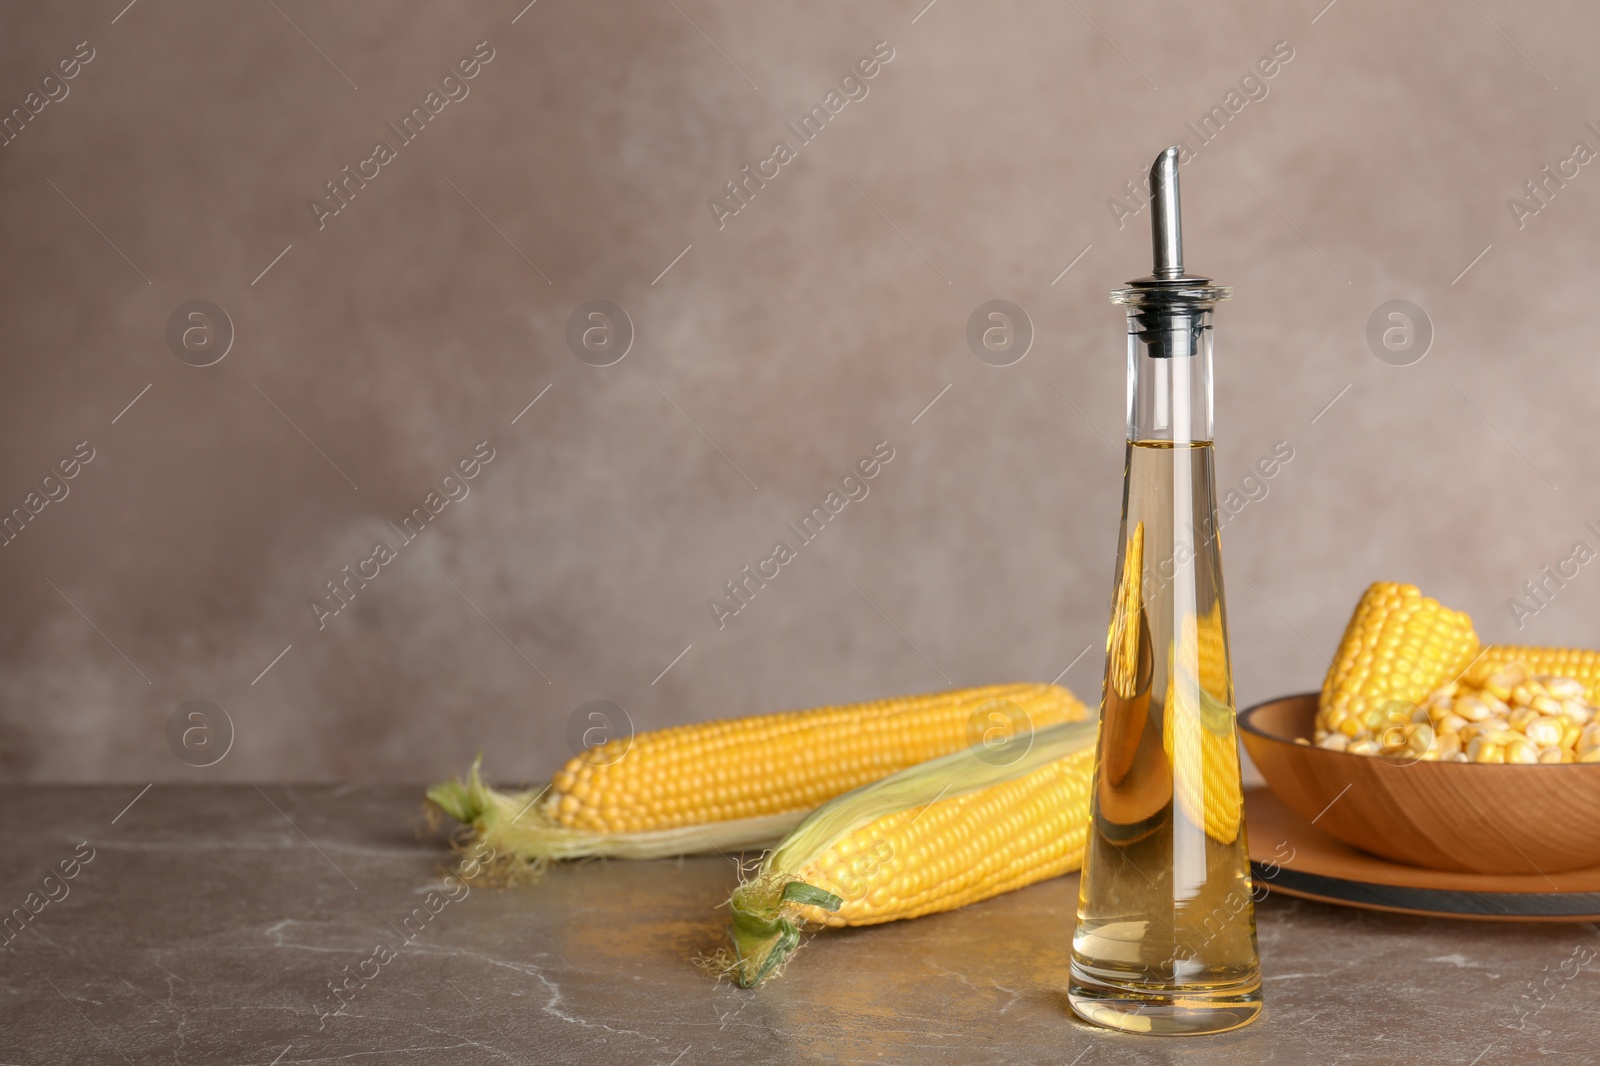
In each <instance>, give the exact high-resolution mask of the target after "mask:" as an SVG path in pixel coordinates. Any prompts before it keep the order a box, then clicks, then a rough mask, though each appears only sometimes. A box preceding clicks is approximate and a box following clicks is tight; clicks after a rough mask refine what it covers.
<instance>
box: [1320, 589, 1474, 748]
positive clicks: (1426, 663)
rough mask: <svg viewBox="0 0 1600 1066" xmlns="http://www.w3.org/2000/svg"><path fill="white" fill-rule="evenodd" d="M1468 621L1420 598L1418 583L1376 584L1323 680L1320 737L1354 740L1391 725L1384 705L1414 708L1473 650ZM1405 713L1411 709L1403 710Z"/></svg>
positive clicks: (1457, 672) (1471, 655)
mask: <svg viewBox="0 0 1600 1066" xmlns="http://www.w3.org/2000/svg"><path fill="white" fill-rule="evenodd" d="M1478 648H1479V645H1478V635H1477V633H1475V632H1473V629H1472V619H1470V618H1468V617H1467V616H1466V615H1465V614H1462V613H1461V612H1459V611H1452V610H1450V609H1449V608H1447V607H1444V606H1443V605H1441V604H1440V603H1439V601H1438V600H1435V599H1431V598H1429V597H1427V596H1424V595H1423V594H1422V592H1421V591H1420V590H1419V589H1418V588H1417V587H1416V586H1415V585H1401V584H1395V583H1393V582H1379V583H1377V584H1375V585H1373V586H1372V587H1370V588H1369V589H1367V591H1366V593H1365V594H1364V595H1363V596H1362V597H1361V601H1360V602H1359V603H1357V604H1356V610H1355V614H1354V615H1353V616H1352V617H1351V619H1350V624H1349V626H1348V627H1346V629H1345V631H1344V638H1343V639H1342V640H1341V641H1340V642H1339V650H1338V652H1337V653H1335V655H1334V659H1333V666H1332V667H1331V668H1330V669H1329V671H1328V677H1327V680H1326V681H1324V682H1323V686H1322V699H1321V702H1320V704H1319V706H1318V709H1317V723H1316V724H1317V733H1318V739H1319V740H1320V739H1322V736H1323V735H1325V734H1328V733H1335V732H1338V733H1343V734H1344V735H1345V736H1346V737H1348V738H1351V739H1356V738H1359V737H1362V736H1363V735H1364V734H1371V733H1376V732H1379V731H1381V730H1382V729H1383V728H1385V727H1386V726H1387V724H1388V720H1387V718H1386V717H1385V715H1386V714H1387V713H1388V711H1387V710H1386V706H1387V705H1388V704H1390V703H1392V702H1395V701H1400V702H1403V703H1408V704H1411V705H1412V706H1415V705H1416V704H1418V703H1421V702H1422V701H1423V700H1424V699H1426V698H1427V696H1428V694H1429V693H1431V692H1432V691H1433V690H1434V689H1436V688H1438V687H1439V686H1440V685H1442V684H1445V683H1446V682H1449V681H1453V680H1455V679H1456V677H1458V676H1459V675H1460V674H1461V672H1462V671H1463V670H1465V669H1466V668H1467V666H1468V665H1469V664H1471V663H1472V661H1473V659H1474V658H1475V657H1476V656H1477V654H1478ZM1407 713H1408V714H1409V708H1408V709H1407Z"/></svg>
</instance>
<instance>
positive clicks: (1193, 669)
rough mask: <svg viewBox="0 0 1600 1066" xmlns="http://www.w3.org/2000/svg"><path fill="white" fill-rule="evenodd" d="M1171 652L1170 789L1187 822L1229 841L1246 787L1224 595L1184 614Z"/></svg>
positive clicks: (1166, 722) (1166, 723) (1166, 730)
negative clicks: (1199, 612) (1197, 612)
mask: <svg viewBox="0 0 1600 1066" xmlns="http://www.w3.org/2000/svg"><path fill="white" fill-rule="evenodd" d="M1171 658H1172V666H1171V667H1170V668H1169V670H1168V678H1167V700H1166V704H1165V708H1164V710H1165V716H1164V719H1163V730H1162V743H1163V746H1164V747H1165V749H1166V752H1167V759H1168V760H1169V761H1170V762H1171V764H1172V782H1173V791H1174V793H1175V794H1176V795H1177V800H1178V806H1179V808H1180V809H1181V810H1182V811H1183V813H1184V816H1185V817H1187V818H1188V819H1189V821H1191V822H1192V823H1194V824H1195V825H1203V826H1204V827H1205V831H1206V833H1207V834H1209V835H1210V836H1211V837H1212V838H1213V839H1214V840H1216V841H1217V842H1218V843H1222V844H1231V843H1233V842H1234V840H1235V839H1237V838H1238V836H1239V824H1240V819H1241V818H1242V817H1243V813H1244V788H1243V784H1242V782H1241V777H1240V769H1239V743H1238V740H1237V738H1236V734H1235V731H1234V713H1233V681H1232V677H1231V675H1230V671H1229V666H1228V649H1227V646H1226V642H1225V640H1224V638H1223V632H1222V601H1221V600H1218V601H1216V602H1215V603H1214V604H1213V605H1212V608H1211V610H1210V611H1209V612H1208V613H1207V614H1206V615H1205V617H1203V618H1198V619H1196V618H1192V617H1191V618H1185V619H1184V621H1183V626H1182V628H1181V631H1180V633H1179V635H1178V639H1177V640H1176V641H1175V642H1174V648H1173V654H1172V656H1171Z"/></svg>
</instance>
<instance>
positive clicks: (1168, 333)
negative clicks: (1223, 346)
mask: <svg viewBox="0 0 1600 1066" xmlns="http://www.w3.org/2000/svg"><path fill="white" fill-rule="evenodd" d="M1150 208H1151V211H1150V250H1151V253H1152V259H1153V265H1152V268H1151V272H1150V276H1149V277H1145V278H1139V279H1138V280H1136V281H1130V282H1128V287H1127V288H1125V289H1118V290H1117V291H1115V292H1113V293H1112V294H1111V298H1112V299H1113V300H1115V301H1116V302H1117V303H1120V304H1126V305H1127V307H1128V331H1129V333H1131V334H1133V335H1135V336H1137V337H1138V338H1139V340H1140V342H1141V343H1142V345H1143V349H1142V350H1143V351H1144V353H1145V354H1146V355H1147V356H1149V357H1150V358H1152V359H1184V358H1189V357H1191V356H1193V355H1194V354H1195V353H1196V351H1197V350H1199V348H1200V347H1201V345H1202V343H1203V340H1202V338H1203V337H1204V336H1205V334H1206V333H1207V331H1209V330H1210V329H1211V318H1210V313H1211V309H1212V308H1213V307H1214V306H1215V305H1216V303H1217V301H1219V300H1226V299H1227V298H1228V297H1229V296H1230V295H1232V290H1231V289H1229V288H1228V287H1227V286H1225V285H1213V284H1212V283H1211V279H1210V278H1205V277H1198V276H1196V275H1193V274H1189V273H1186V272H1185V271H1184V269H1183V212H1182V209H1181V207H1180V206H1179V203H1178V149H1177V148H1176V147H1173V148H1168V149H1166V150H1165V151H1163V152H1162V153H1161V154H1160V155H1158V156H1156V161H1155V162H1154V163H1153V164H1151V166H1150Z"/></svg>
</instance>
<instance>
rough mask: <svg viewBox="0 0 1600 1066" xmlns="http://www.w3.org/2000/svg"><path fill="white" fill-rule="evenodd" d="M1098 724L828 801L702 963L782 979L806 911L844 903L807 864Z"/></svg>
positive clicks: (933, 763)
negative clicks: (804, 874)
mask: <svg viewBox="0 0 1600 1066" xmlns="http://www.w3.org/2000/svg"><path fill="white" fill-rule="evenodd" d="M1098 728H1099V723H1098V722H1095V721H1086V722H1064V723H1062V724H1060V725H1054V726H1049V727H1048V728H1045V729H1040V730H1038V731H1036V732H1034V733H1032V734H1031V735H1030V734H1028V733H1018V734H1014V735H1013V736H1011V737H1010V738H1009V739H1008V741H1007V744H1008V745H1009V744H1019V745H1020V744H1028V747H1027V748H1026V749H1025V750H1024V753H1023V754H1021V755H1020V756H1018V757H1016V758H1015V761H1011V762H1007V761H1006V760H1007V759H1010V758H1012V756H1011V755H1010V754H1009V753H1007V752H1006V751H1005V750H1004V749H999V750H998V751H997V749H994V748H990V749H987V750H985V749H982V748H980V747H978V746H974V747H972V748H968V749H965V750H963V751H958V752H955V753H953V754H951V755H946V756H943V757H942V758H938V759H932V760H930V761H928V762H925V763H922V764H920V765H917V766H913V767H911V768H910V769H907V770H902V771H900V772H899V773H897V774H893V775H891V776H889V777H886V778H883V779H882V780H880V781H874V782H872V783H871V784H867V785H863V786H861V787H860V788H857V789H855V790H854V791H852V792H847V793H845V794H844V795H842V796H838V797H836V798H834V799H832V800H829V801H828V802H827V803H825V804H823V805H822V806H821V807H818V808H817V809H816V810H815V811H813V812H812V813H811V815H810V816H809V817H807V818H806V819H805V821H803V822H801V823H800V825H799V826H798V827H797V828H796V829H795V830H794V831H793V832H791V833H790V834H789V835H788V836H787V837H785V838H784V840H783V842H782V843H781V844H780V845H779V846H778V847H777V848H776V849H774V850H773V851H771V852H769V853H768V854H767V856H766V857H765V859H764V860H763V861H762V863H761V866H760V868H759V869H758V870H757V871H756V872H755V873H754V874H753V875H752V876H751V877H749V878H748V879H746V880H745V881H744V882H743V883H742V884H740V885H739V887H738V888H736V889H734V891H733V895H732V897H731V899H730V900H729V906H730V909H731V911H732V918H731V920H730V921H729V925H728V939H729V945H728V947H725V948H723V949H721V950H720V951H718V952H716V953H715V954H713V955H712V956H711V957H710V958H707V959H703V960H701V962H702V966H703V968H704V969H706V970H707V971H708V972H709V973H711V974H713V975H715V976H717V977H730V978H732V979H733V981H734V982H735V983H736V984H738V985H739V986H740V987H742V988H754V987H756V986H757V985H759V984H761V983H762V982H763V981H765V980H767V979H769V978H771V977H774V976H776V975H777V974H778V973H780V972H781V971H782V968H783V966H784V964H785V963H786V962H787V961H788V959H789V958H790V957H791V956H792V955H793V953H794V951H795V950H796V948H798V947H799V944H800V932H801V929H802V928H803V927H804V925H805V924H806V923H805V919H804V916H803V913H802V908H805V907H818V908H820V909H822V910H824V911H830V912H832V911H837V910H838V909H839V908H840V907H841V906H842V905H843V903H844V901H843V900H842V899H841V898H840V897H838V896H836V895H833V894H832V893H830V892H828V891H826V890H825V889H822V888H819V887H817V886H815V885H811V884H807V883H806V882H805V881H804V880H802V879H801V877H800V871H802V870H803V869H805V867H806V866H807V865H808V864H809V863H811V862H813V861H815V860H816V859H818V858H819V857H820V856H821V855H823V853H825V852H826V851H827V850H828V849H829V848H831V847H833V846H834V845H836V844H837V843H838V842H839V841H841V840H843V839H844V838H845V837H847V836H849V835H850V834H852V833H854V832H856V831H857V830H859V829H861V828H863V827H865V826H868V825H870V824H871V823H873V822H875V821H877V820H878V819H880V818H883V817H885V816H887V815H892V814H898V813H900V812H902V811H907V810H912V809H915V808H918V807H926V806H928V805H930V804H933V803H935V802H938V801H941V800H947V799H952V798H954V797H957V796H963V795H967V794H970V793H974V792H982V791H984V790H986V789H989V788H992V787H994V786H996V785H1000V784H1004V783H1006V782H1009V781H1015V780H1017V779H1019V778H1022V777H1026V776H1027V775H1029V774H1031V773H1033V772H1035V771H1037V770H1040V769H1043V768H1044V767H1046V766H1048V765H1049V764H1050V763H1053V762H1056V761H1057V760H1060V759H1065V758H1068V757H1070V756H1073V755H1077V754H1079V753H1081V752H1083V751H1084V749H1086V748H1092V747H1093V746H1094V743H1095V737H1096V733H1097V731H1098ZM1030 739H1031V744H1030V743H1029V741H1030ZM1001 763H1004V765H1000V764H1001Z"/></svg>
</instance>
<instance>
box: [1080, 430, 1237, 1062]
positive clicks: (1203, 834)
mask: <svg viewBox="0 0 1600 1066" xmlns="http://www.w3.org/2000/svg"><path fill="white" fill-rule="evenodd" d="M1215 485H1216V481H1215V478H1214V476H1213V468H1212V448H1211V445H1210V444H1209V443H1177V444H1174V443H1173V442H1171V441H1130V442H1129V444H1128V453H1127V470H1126V477H1125V489H1124V501H1123V515H1122V535H1121V545H1120V550H1119V553H1118V560H1117V574H1118V579H1117V588H1116V597H1115V602H1114V604H1113V607H1112V617H1111V626H1110V632H1109V634H1108V640H1107V645H1108V648H1107V656H1106V680H1105V689H1104V694H1103V697H1102V703H1101V710H1100V741H1099V749H1098V752H1097V754H1096V761H1095V783H1094V793H1093V799H1092V819H1091V823H1090V828H1089V840H1088V847H1087V851H1086V853H1085V855H1084V862H1083V873H1082V878H1081V887H1080V891H1079V902H1078V923H1077V932H1076V935H1075V936H1074V938H1073V945H1072V982H1071V988H1070V990H1069V999H1070V1001H1071V1003H1072V1007H1073V1010H1074V1011H1076V1012H1077V1013H1078V1014H1079V1015H1081V1016H1083V1017H1084V1018H1086V1019H1087V1020H1089V1021H1092V1022H1095V1023H1096V1024H1099V1025H1104V1026H1108V1027H1111V1028H1115V1029H1122V1030H1124V1031H1128V1032H1140V1033H1155V1034H1168V1035H1182V1034H1195V1033H1214V1032H1222V1031H1224V1030H1227V1029H1233V1028H1237V1027H1238V1026H1241V1025H1244V1024H1246V1023H1248V1022H1249V1021H1251V1020H1252V1019H1253V1018H1255V1017H1256V1015H1257V1014H1258V1013H1259V1012H1260V1010H1261V967H1260V960H1259V957H1258V956H1257V953H1256V929H1255V908H1254V903H1253V900H1252V899H1251V890H1252V885H1251V879H1250V858H1249V851H1248V849H1247V846H1246V843H1245V833H1244V824H1243V794H1242V791H1241V788H1240V779H1239V755H1238V746H1237V743H1236V740H1235V723H1234V708H1233V681H1232V675H1231V671H1230V666H1229V660H1228V641H1227V622H1226V610H1225V606H1224V602H1223V594H1222V560H1221V553H1220V551H1219V548H1218V544H1217V538H1216V534H1215V528H1214V523H1215V521H1216V514H1217V510H1216V499H1215V493H1216V488H1215Z"/></svg>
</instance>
